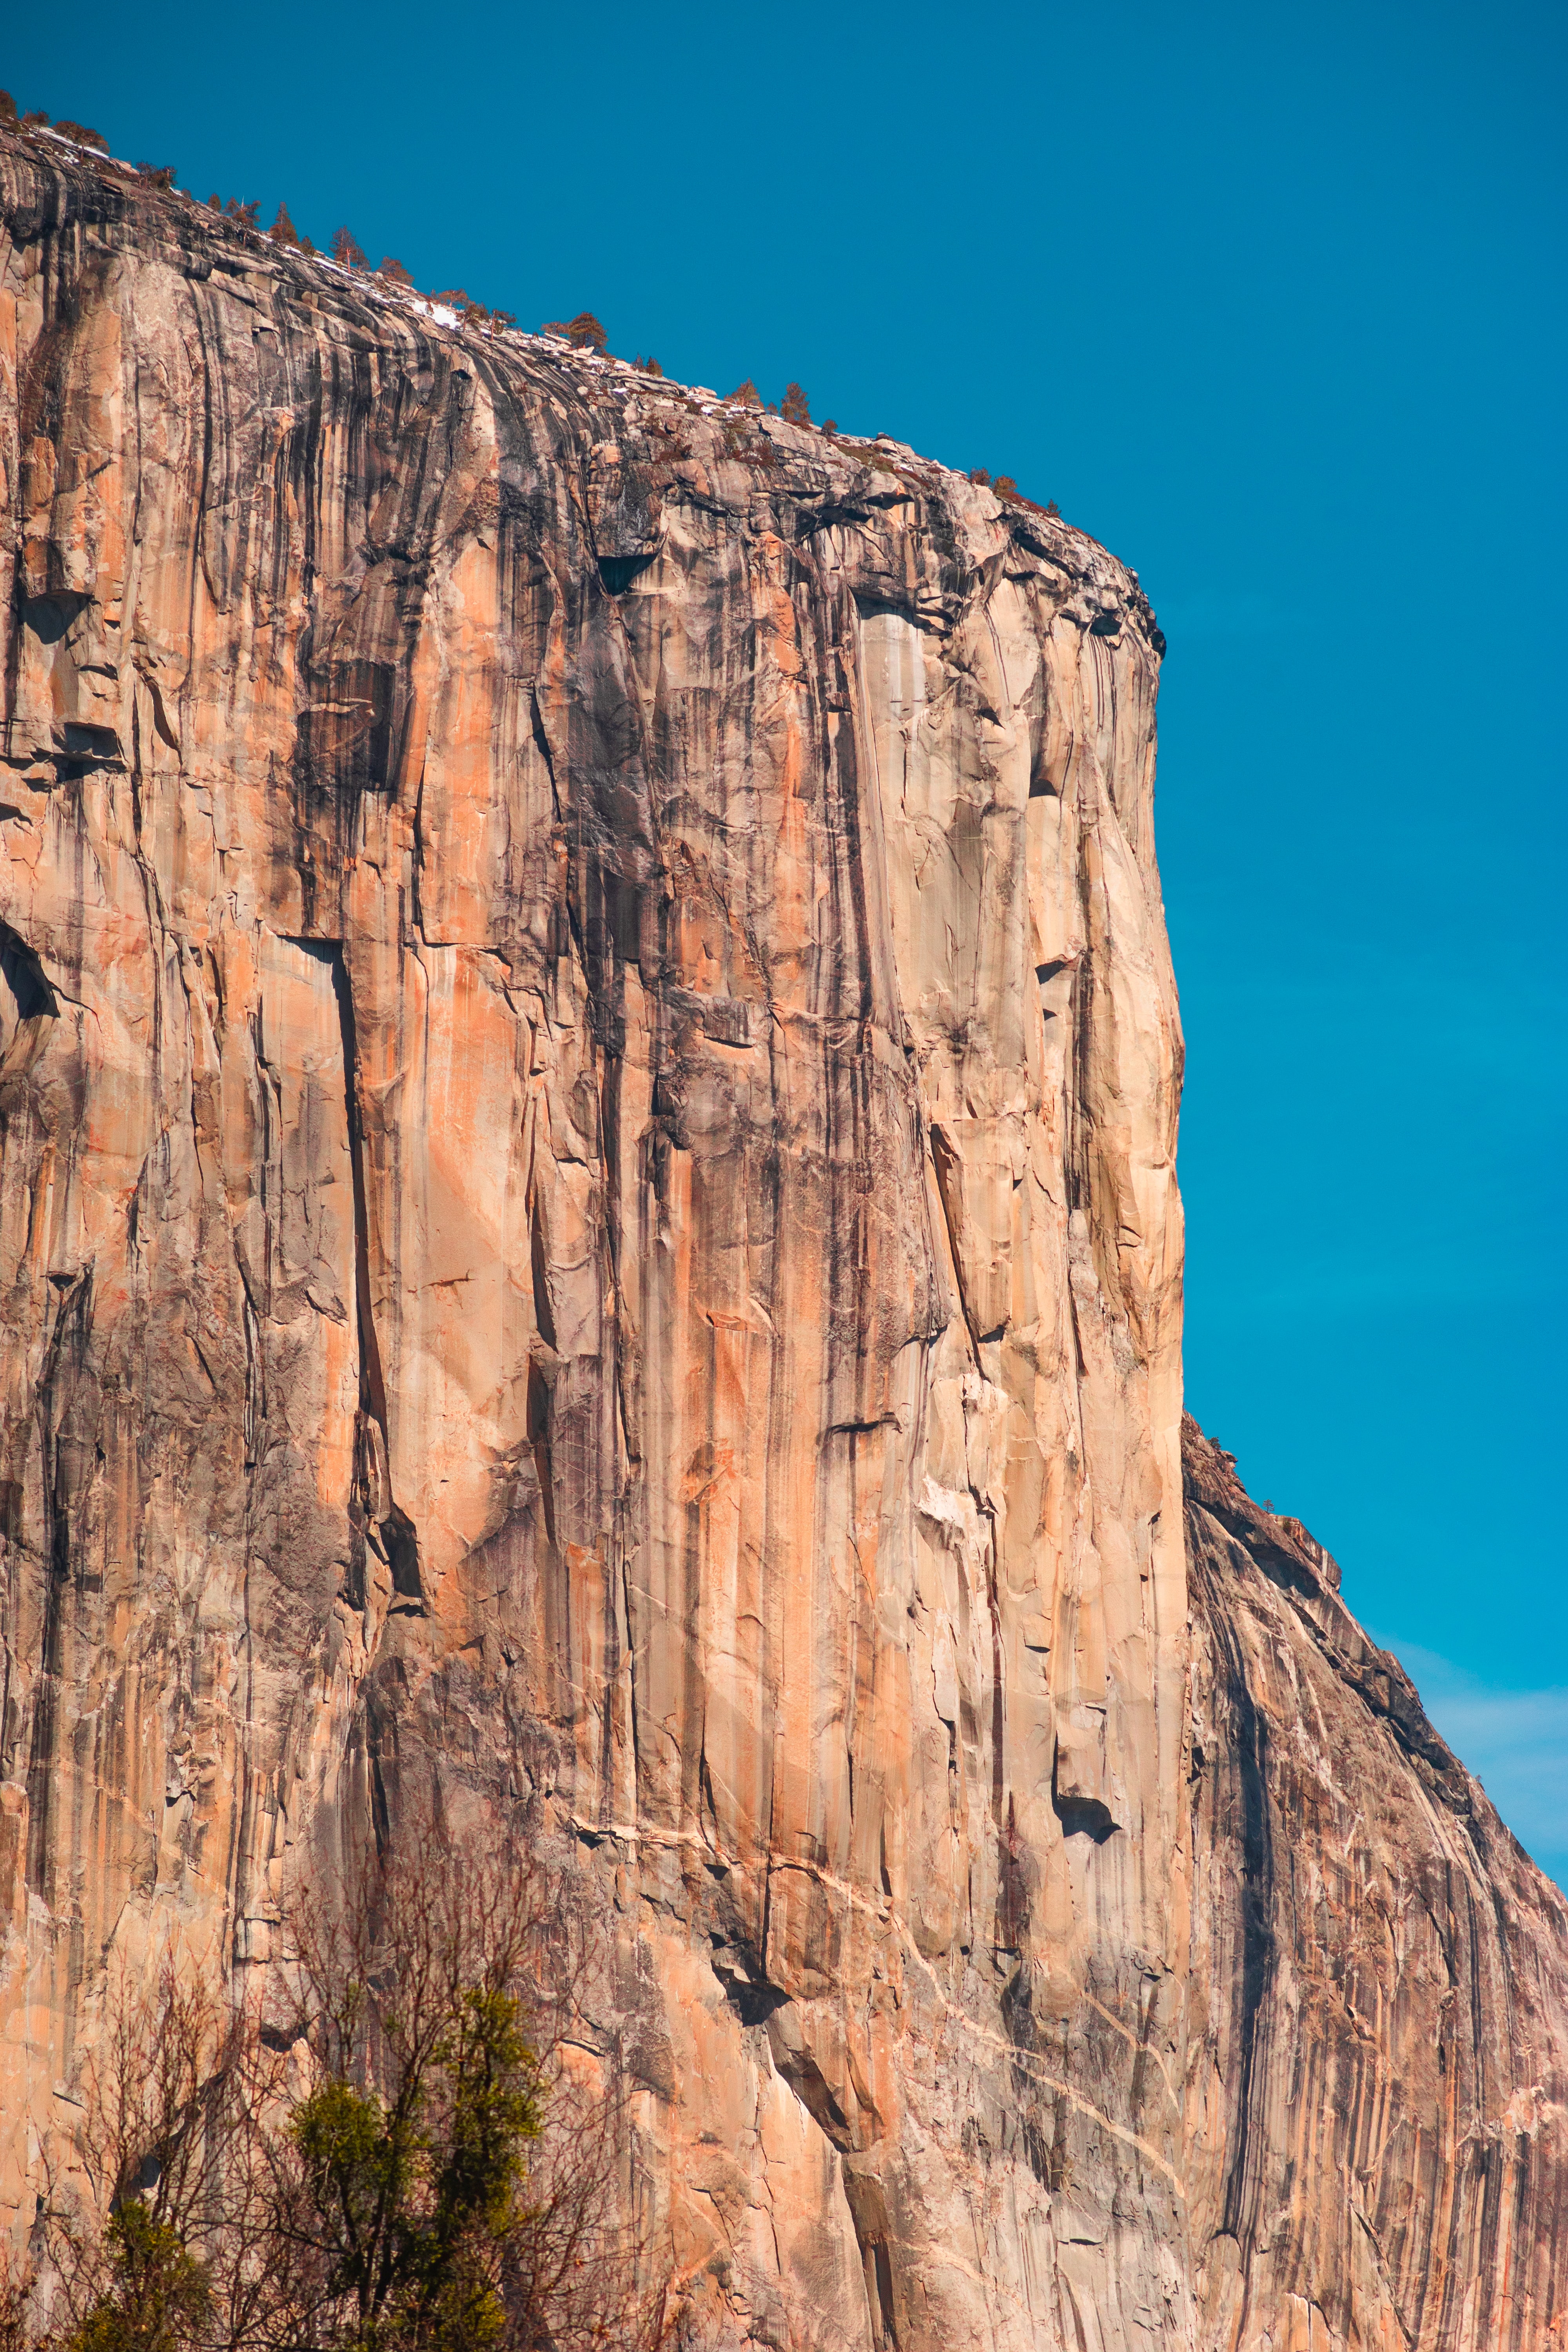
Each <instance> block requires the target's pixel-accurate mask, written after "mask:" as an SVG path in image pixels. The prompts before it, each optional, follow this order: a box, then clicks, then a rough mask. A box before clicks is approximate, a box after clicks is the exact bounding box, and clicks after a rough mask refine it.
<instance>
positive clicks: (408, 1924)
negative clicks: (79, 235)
mask: <svg viewBox="0 0 1568 2352" xmlns="http://www.w3.org/2000/svg"><path fill="white" fill-rule="evenodd" d="M416 1850H418V1851H420V1852H421V1853H422V1856H423V1857H424V1858H421V1859H419V1860H416V1861H414V1862H411V1863H409V1864H401V1865H396V1866H394V1867H391V1868H385V1869H384V1868H382V1867H381V1866H380V1865H379V1864H372V1865H371V1866H370V1867H369V1868H367V1870H366V1871H365V1872H364V1873H363V1876H362V1879H361V1881H360V1883H359V1884H358V1885H356V1886H355V1888H354V1889H353V1895H352V1899H348V1900H343V1899H342V1898H341V1896H340V1899H338V1900H337V1901H336V1902H335V1903H334V1904H333V1905H332V1906H331V1908H329V1907H327V1906H326V1905H325V1904H324V1903H323V1902H322V1901H321V1899H320V1898H319V1897H314V1896H312V1897H307V1898H306V1899H304V1900H302V1901H301V1902H300V1903H299V1904H297V1905H296V1906H294V1907H293V1909H292V1911H291V1913H290V1915H289V1918H288V1920H287V1921H286V1923H284V1927H285V1935H284V1942H285V1945H286V1955H285V1957H284V1958H282V1959H280V1960H279V1962H277V1963H275V1964H273V1965H271V1966H269V1967H268V1968H267V1969H262V1970H259V1971H258V1970H250V1971H247V1974H249V1975H251V1976H252V1977H256V1976H258V1975H259V1976H260V1977H262V1978H264V1979H265V1986H264V1989H263V1990H251V1991H250V1992H248V1993H247V1995H246V1996H244V1997H243V1998H241V1999H240V2000H237V2001H235V2000H229V1999H227V1998H226V1996H223V1995H220V1994H219V1993H217V1992H216V1991H215V1990H211V1989H210V1988H209V1986H208V1985H207V1983H206V1980H205V1978H204V1977H203V1976H202V1974H201V1972H200V1970H199V1969H197V1968H196V1967H195V1963H194V1962H193V1960H192V1959H191V1958H190V1957H189V1956H185V1957H184V1958H176V1957H175V1956H174V1955H171V1957H170V1958H169V1959H168V1960H167V1961H166V1963H165V1965H164V1967H163V1970H162V1973H161V1974H160V1976H159V1978H158V1979H157V1981H156V1984H155V1985H154V1986H153V1989H152V1990H147V1989H146V1988H144V1987H143V1988H138V1987H136V1986H134V1985H132V1983H131V1982H130V1981H129V1979H121V1981H119V1982H118V1983H117V1984H116V1985H114V1986H113V1987H112V1988H111V1989H110V1997H109V2000H108V2009H107V2021H106V2028H105V2032H104V2034H103V2036H102V2039H101V2042H100V2054H99V2057H98V2060H97V2062H96V2063H95V2064H94V2065H93V2066H91V2067H90V2068H89V2074H88V2079H87V2080H86V2082H85V2083H84V2084H83V2101H82V2115H83V2118H84V2120H83V2123H82V2126H81V2128H80V2132H79V2137H78V2140H77V2143H76V2145H75V2146H74V2147H71V2148H70V2149H68V2150H66V2151H61V2152H59V2153H58V2155H57V2156H56V2158H55V2159H54V2161H53V2163H52V2166H51V2168H50V2172H49V2177H48V2180H47V2193H46V2196H45V2198H44V2200H43V2202H42V2205H41V2209H40V2218H39V2225H38V2227H37V2230H36V2231H35V2232H34V2259H33V2267H32V2270H31V2272H30V2273H29V2275H28V2276H26V2278H22V2279H18V2278H17V2277H16V2276H15V2275H7V2276H5V2277H4V2278H0V2352H589V2348H590V2347H603V2346H610V2345H615V2346H617V2347H626V2352H656V2347H660V2346H663V2345H667V2344H668V2343H670V2342H672V2341H673V2336H674V2323H673V2318H672V2315H671V2314H670V2312H669V2310H668V2298H667V2296H666V2294H665V2293H664V2291H663V2288H662V2285H661V2284H659V2283H658V2281H657V2280H653V2279H650V2275H649V2262H648V2250H647V2247H646V2245H645V2244H644V2243H643V2242H641V2240H640V2239H639V2238H638V2237H637V2233H636V2232H635V2231H632V2230H630V2229H628V2228H627V2227H626V2224H625V2223H624V2221H622V2219H621V2214H622V2210H623V2207H624V2205H625V2202H626V2195H625V2190H626V2183H625V2181H624V2180H623V2170H624V2161H623V2160H624V2158H625V2154H626V2128H625V2126H626V2116H625V2114H624V2110H623V2106H622V2105H621V2103H620V2102H619V2101H618V2100H617V2098H616V2096H615V2095H613V2094H610V2093H606V2092H605V2091H604V2090H602V2089H600V2088H598V2087H596V2086H595V2084H594V2082H592V2081H591V2080H588V2079H585V2078H584V2077H583V2076H582V2075H580V2074H577V2073H574V2069H573V2067H572V2066H571V2065H569V2064H568V2063H567V2053H566V2050H565V2045H564V2040H563V2036H564V2032H565V2030H566V2028H567V2027H568V2025H569V2024H571V2022H572V2021H573V2019H574V2014H575V2011H574V2002H575V1997H576V1996H575V1990H574V1983H573V1981H572V1978H571V1974H570V1971H567V1973H566V1976H565V1979H564V1981H563V1980H562V1971H561V1968H560V1964H559V1949H560V1921H559V1917H558V1916H557V1914H556V1911H555V1908H554V1906H553V1905H552V1903H550V1902H549V1901H548V1900H547V1899H546V1895H545V1890H544V1889H543V1887H542V1885H541V1883H540V1881H539V1880H538V1878H537V1876H536V1874H534V1873H533V1872H532V1871H531V1869H530V1868H529V1867H528V1866H527V1865H526V1864H520V1863H517V1862H515V1861H513V1862H501V1861H493V1860H492V1861H489V1862H481V1863H479V1864H476V1863H475V1862H474V1861H473V1860H472V1859H471V1858H467V1857H465V1859H464V1861H463V1863H462V1864H460V1865H458V1864H452V1863H451V1862H449V1861H448V1860H447V1857H446V1856H445V1855H444V1853H443V1852H442V1848H441V1845H440V1844H439V1843H438V1842H437V1841H435V1840H433V1839H430V1838H425V1839H421V1840H419V1841H417V1843H416ZM552 1956H553V1957H552ZM574 2031H575V2032H576V2033H577V2034H578V2035H580V2034H581V2031H582V2029H581V2025H580V2023H578V2024H577V2025H576V2027H575V2028H574Z"/></svg>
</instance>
